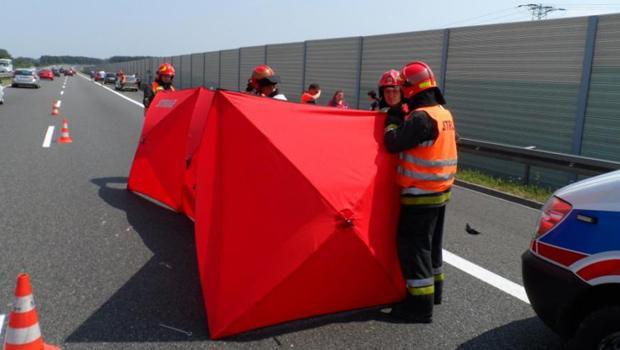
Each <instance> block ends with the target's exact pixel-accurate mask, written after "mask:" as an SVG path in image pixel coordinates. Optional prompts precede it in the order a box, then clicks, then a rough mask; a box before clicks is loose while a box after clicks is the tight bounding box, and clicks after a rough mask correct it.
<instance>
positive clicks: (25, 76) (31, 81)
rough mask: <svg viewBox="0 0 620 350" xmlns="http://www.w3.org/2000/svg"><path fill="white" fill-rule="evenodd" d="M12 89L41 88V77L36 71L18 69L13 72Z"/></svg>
mask: <svg viewBox="0 0 620 350" xmlns="http://www.w3.org/2000/svg"><path fill="white" fill-rule="evenodd" d="M11 86H12V87H19V86H30V87H34V88H36V89H38V88H40V87H41V85H40V84H39V77H38V76H37V73H36V71H35V70H34V69H17V70H15V72H13V80H12V81H11Z"/></svg>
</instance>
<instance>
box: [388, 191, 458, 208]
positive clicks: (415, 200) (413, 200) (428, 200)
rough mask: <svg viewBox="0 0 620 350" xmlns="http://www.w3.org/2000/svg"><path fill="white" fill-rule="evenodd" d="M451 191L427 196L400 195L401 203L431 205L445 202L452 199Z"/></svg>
mask: <svg viewBox="0 0 620 350" xmlns="http://www.w3.org/2000/svg"><path fill="white" fill-rule="evenodd" d="M450 196H451V192H447V193H442V194H440V195H438V196H425V197H407V196H405V197H400V203H401V204H405V205H431V204H443V203H445V202H447V201H449V200H450Z"/></svg>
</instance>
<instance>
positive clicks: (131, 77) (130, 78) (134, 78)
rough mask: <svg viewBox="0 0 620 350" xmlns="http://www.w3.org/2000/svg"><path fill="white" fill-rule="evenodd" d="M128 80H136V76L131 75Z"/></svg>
mask: <svg viewBox="0 0 620 350" xmlns="http://www.w3.org/2000/svg"><path fill="white" fill-rule="evenodd" d="M127 81H136V77H134V76H133V75H130V76H128V77H127Z"/></svg>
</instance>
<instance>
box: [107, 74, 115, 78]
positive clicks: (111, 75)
mask: <svg viewBox="0 0 620 350" xmlns="http://www.w3.org/2000/svg"><path fill="white" fill-rule="evenodd" d="M105 76H106V77H109V78H113V77H115V76H116V74H114V73H108V74H106V75H105Z"/></svg>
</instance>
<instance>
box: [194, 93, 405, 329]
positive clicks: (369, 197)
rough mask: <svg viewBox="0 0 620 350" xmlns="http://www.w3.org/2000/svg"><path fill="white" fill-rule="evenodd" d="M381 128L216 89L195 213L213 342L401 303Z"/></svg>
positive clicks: (389, 167) (340, 114) (332, 112)
mask: <svg viewBox="0 0 620 350" xmlns="http://www.w3.org/2000/svg"><path fill="white" fill-rule="evenodd" d="M383 122H384V121H383V116H381V115H380V114H378V113H374V112H365V111H351V110H348V111H347V110H344V111H343V110H337V109H330V108H325V107H317V106H311V105H300V104H293V103H287V102H281V101H276V100H272V99H266V98H258V97H253V96H247V95H243V94H239V93H231V92H217V93H216V94H215V98H214V100H213V104H212V106H211V111H210V113H209V117H208V118H207V120H206V123H207V125H206V127H205V128H204V133H203V136H202V144H201V145H200V152H199V154H198V156H197V163H198V173H197V176H198V179H199V181H198V184H197V192H196V216H195V218H196V245H197V253H198V262H199V271H200V278H201V283H202V288H203V293H204V299H205V303H206V308H207V315H208V321H209V330H210V334H211V337H213V338H220V337H224V336H228V335H232V334H236V333H239V332H243V331H246V330H249V329H254V328H258V327H263V326H267V325H272V324H277V323H281V322H285V321H288V320H294V319H300V318H305V317H309V316H313V315H319V314H325V313H331V312H337V311H344V310H350V309H355V308H361V307H368V306H372V305H380V304H386V303H390V302H394V301H397V300H399V299H402V298H403V297H404V292H405V289H404V281H403V280H402V277H401V272H400V268H399V264H398V260H397V256H396V249H395V232H396V223H397V216H398V211H399V204H398V203H399V201H398V189H397V187H396V185H395V182H394V178H395V174H394V171H395V170H394V169H395V158H394V157H393V156H391V155H389V154H387V153H386V152H385V151H383V150H382V137H383ZM194 161H196V160H194Z"/></svg>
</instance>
